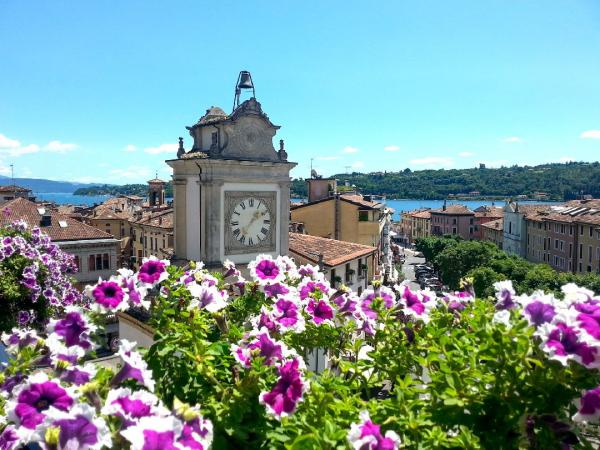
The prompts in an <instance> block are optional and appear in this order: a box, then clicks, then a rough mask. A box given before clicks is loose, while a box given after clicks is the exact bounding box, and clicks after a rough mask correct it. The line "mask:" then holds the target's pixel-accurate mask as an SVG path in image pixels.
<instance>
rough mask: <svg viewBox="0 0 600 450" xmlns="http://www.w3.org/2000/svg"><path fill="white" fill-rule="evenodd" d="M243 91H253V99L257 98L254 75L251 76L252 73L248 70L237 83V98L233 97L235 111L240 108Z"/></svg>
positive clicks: (242, 73)
mask: <svg viewBox="0 0 600 450" xmlns="http://www.w3.org/2000/svg"><path fill="white" fill-rule="evenodd" d="M242 89H252V97H253V98H256V92H255V90H254V83H253V82H252V75H250V72H248V71H247V70H242V71H241V72H240V74H239V75H238V79H237V83H236V84H235V96H234V97H233V111H235V109H236V108H237V107H238V106H240V94H241V93H242ZM233 111H232V112H233Z"/></svg>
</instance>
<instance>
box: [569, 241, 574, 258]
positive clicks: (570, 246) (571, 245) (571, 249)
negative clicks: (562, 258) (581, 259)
mask: <svg viewBox="0 0 600 450" xmlns="http://www.w3.org/2000/svg"><path fill="white" fill-rule="evenodd" d="M572 256H573V244H569V258H571V257H572Z"/></svg>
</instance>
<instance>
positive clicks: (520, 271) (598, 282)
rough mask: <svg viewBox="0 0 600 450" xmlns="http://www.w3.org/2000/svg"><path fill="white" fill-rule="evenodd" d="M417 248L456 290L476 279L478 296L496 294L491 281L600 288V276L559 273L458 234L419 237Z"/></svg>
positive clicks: (555, 288) (525, 288) (528, 288)
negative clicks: (569, 284)
mask: <svg viewBox="0 0 600 450" xmlns="http://www.w3.org/2000/svg"><path fill="white" fill-rule="evenodd" d="M415 245H416V248H417V249H418V250H419V251H420V252H423V255H424V256H425V257H426V258H427V260H428V261H431V262H432V263H433V264H434V266H435V267H436V269H437V270H439V271H440V273H441V275H442V279H443V280H444V282H445V283H446V284H447V285H448V286H450V287H451V288H453V289H457V288H458V287H459V281H460V280H461V279H462V278H464V277H471V278H473V283H474V285H475V292H476V293H477V295H479V296H482V297H486V296H489V295H492V294H493V287H492V284H491V282H492V281H499V280H512V281H513V283H514V285H515V288H516V289H517V292H524V293H531V292H533V291H535V290H537V289H541V290H544V291H548V292H557V293H558V292H560V288H561V286H563V285H565V284H568V283H575V284H577V285H579V286H584V287H586V288H588V289H590V290H592V291H595V292H596V291H598V289H600V275H597V274H593V273H589V274H573V273H568V272H558V271H556V270H554V269H553V268H551V267H550V266H549V265H547V264H536V263H532V262H529V261H527V260H526V259H524V258H520V257H518V256H514V255H510V256H509V255H508V254H506V253H505V252H503V251H502V250H500V249H499V248H497V247H496V246H495V245H494V244H492V243H490V242H481V241H464V240H461V239H460V238H456V237H455V236H444V237H435V236H432V237H426V238H421V239H418V240H417V242H416V244H415Z"/></svg>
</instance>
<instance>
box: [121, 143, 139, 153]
mask: <svg viewBox="0 0 600 450" xmlns="http://www.w3.org/2000/svg"><path fill="white" fill-rule="evenodd" d="M136 150H137V147H136V146H135V145H133V144H127V145H126V146H125V148H124V149H123V151H125V152H135V151H136Z"/></svg>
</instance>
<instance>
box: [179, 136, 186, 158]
mask: <svg viewBox="0 0 600 450" xmlns="http://www.w3.org/2000/svg"><path fill="white" fill-rule="evenodd" d="M184 153H185V149H184V148H183V138H182V137H180V138H179V148H178V149H177V158H178V159H180V158H181V157H182V156H183V154H184Z"/></svg>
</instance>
